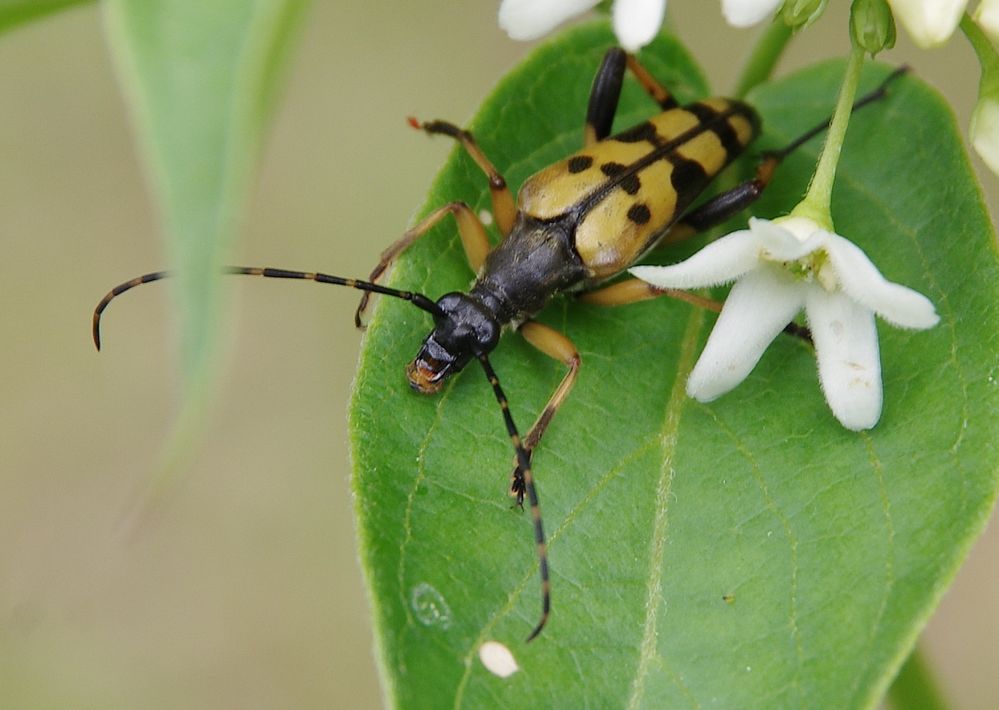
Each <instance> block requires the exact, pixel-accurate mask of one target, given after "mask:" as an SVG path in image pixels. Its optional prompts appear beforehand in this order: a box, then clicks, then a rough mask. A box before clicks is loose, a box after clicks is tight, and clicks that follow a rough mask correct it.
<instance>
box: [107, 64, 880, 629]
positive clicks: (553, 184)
mask: <svg viewBox="0 0 999 710" xmlns="http://www.w3.org/2000/svg"><path fill="white" fill-rule="evenodd" d="M626 70H630V71H631V72H632V74H634V76H635V77H636V78H637V80H638V81H639V83H640V84H641V85H642V87H643V88H644V89H645V90H646V91H647V92H648V94H649V95H650V96H651V97H652V98H653V100H655V101H656V102H657V103H658V104H659V106H660V108H661V109H662V110H661V112H660V113H659V114H657V115H656V116H654V117H653V118H651V119H649V120H647V121H645V122H643V123H640V124H639V125H637V126H634V127H633V128H630V129H628V130H626V131H624V132H621V133H618V134H616V135H614V136H610V131H611V124H612V123H613V120H614V115H615V112H616V109H617V104H618V99H619V96H620V92H621V87H622V82H623V78H624V74H625V71H626ZM893 76H895V75H892V77H893ZM892 77H889V80H890V79H891V78H892ZM885 83H887V81H886V82H885ZM883 88H884V84H882V86H881V87H880V88H879V89H878V90H876V91H875V92H872V93H871V94H869V95H868V96H866V97H864V99H862V100H861V101H860V102H858V104H857V105H861V104H864V103H867V102H869V101H872V100H874V99H875V98H878V97H879V96H880V95H882V93H883ZM410 123H411V125H413V126H414V127H415V128H419V129H422V130H424V131H426V132H427V133H430V134H443V135H447V136H450V137H452V138H454V139H455V140H457V141H458V142H459V143H460V144H461V145H462V146H463V147H464V149H465V150H466V151H467V152H468V153H469V155H470V156H471V157H472V158H473V159H474V160H475V162H476V163H477V164H478V165H479V167H480V168H481V169H482V171H483V172H484V173H485V175H486V177H487V178H488V181H489V188H490V192H491V198H492V206H493V214H494V217H495V220H496V224H497V226H498V228H499V231H500V233H501V234H502V237H503V239H502V241H501V242H500V243H499V244H498V245H496V246H495V247H492V246H491V245H490V242H489V239H488V236H487V233H486V229H485V227H484V226H483V224H482V222H481V220H480V219H479V217H478V216H476V214H475V213H474V212H473V211H472V210H471V209H470V208H469V206H468V205H467V204H466V203H464V202H452V203H449V204H447V205H444V206H443V207H440V208H438V209H437V210H435V211H434V212H432V213H431V214H430V215H428V216H427V217H426V218H425V219H423V220H422V221H421V222H419V223H418V224H417V225H416V226H414V227H413V228H411V229H410V230H408V231H407V232H406V233H405V234H404V235H403V236H402V238H401V239H399V240H398V241H397V242H395V243H394V244H393V245H392V246H391V247H389V248H388V249H387V250H386V251H385V252H384V253H383V254H382V258H381V260H380V261H379V263H378V265H377V266H376V267H375V269H374V270H373V271H372V273H371V275H370V277H369V280H368V281H362V280H358V279H350V278H343V277H339V276H331V275H329V274H323V273H318V272H302V271H289V270H284V269H272V268H260V267H226V268H225V269H224V272H225V273H230V274H245V275H256V276H267V277H273V278H289V279H305V280H312V281H316V282H319V283H328V284H333V285H339V286H348V287H351V288H355V289H359V290H361V291H364V292H365V293H364V295H363V296H362V299H361V304H360V306H359V307H358V309H357V313H356V315H355V321H356V323H357V325H358V326H360V325H361V323H362V315H363V312H364V309H365V308H366V305H367V300H368V296H369V294H371V293H379V294H384V295H389V296H394V297H396V298H401V299H404V300H407V301H410V302H411V303H412V304H413V305H415V306H417V307H418V308H420V309H422V310H424V311H427V312H428V313H430V314H431V315H432V316H433V319H434V328H433V330H432V331H431V332H430V334H429V335H427V336H426V338H425V339H424V341H423V344H422V346H421V347H420V350H419V352H418V354H417V355H416V357H415V358H414V359H413V360H412V361H411V362H410V363H409V364H408V365H407V367H406V374H407V377H408V379H409V383H410V385H411V386H412V388H413V389H414V390H416V391H418V392H421V393H424V394H432V393H435V392H438V391H439V390H440V389H441V387H442V386H443V384H444V382H445V381H446V379H447V378H448V377H450V376H451V375H453V374H455V373H457V372H460V371H461V370H462V369H463V368H464V367H465V366H466V365H467V364H468V363H469V362H470V361H471V360H472V359H473V358H474V359H476V360H478V361H479V363H480V364H481V365H482V368H483V370H484V372H485V373H486V376H487V378H488V379H489V382H490V384H491V386H492V388H493V392H494V394H495V396H496V399H497V401H498V402H499V405H500V407H501V410H502V415H503V418H504V422H505V425H506V428H507V431H508V433H509V435H510V439H511V441H512V443H513V447H514V449H515V452H516V461H515V469H514V473H513V482H512V486H511V489H512V493H513V495H515V496H516V499H517V503H518V504H520V505H522V504H523V500H524V498H525V497H526V498H527V499H528V501H529V504H530V509H531V513H532V516H533V524H534V536H535V541H536V543H537V548H538V559H539V564H540V575H541V586H542V612H541V617H540V619H539V621H538V623H537V625H536V626H535V627H534V629H533V631H532V632H531V634H530V636H529V637H528V640H530V639H533V638H534V637H535V636H537V635H538V634H539V633H540V632H541V630H542V628H544V625H545V623H546V621H547V619H548V615H549V610H550V591H549V587H550V584H549V575H548V558H547V552H546V546H545V533H544V527H543V525H542V520H541V512H540V507H539V504H538V495H537V491H536V488H535V484H534V479H533V476H532V473H531V467H530V460H531V452H532V451H533V449H534V448H535V447H536V446H537V444H538V442H539V441H540V439H541V437H542V435H543V434H544V432H545V429H546V428H547V427H548V425H549V424H550V422H551V420H552V418H553V417H554V415H555V413H556V412H557V410H558V408H559V406H560V405H561V404H562V402H563V401H564V400H565V398H566V396H567V395H568V394H569V392H570V390H571V389H572V387H573V384H574V383H575V381H576V376H577V374H578V372H579V367H580V357H579V354H578V352H577V350H576V347H575V346H574V345H573V343H572V341H570V340H569V339H568V338H567V337H566V336H565V335H563V334H561V333H559V332H558V331H556V330H554V329H552V328H551V327H549V326H547V325H543V324H541V323H539V322H538V321H536V320H534V319H533V317H534V316H535V315H536V314H537V313H538V312H539V311H541V310H542V309H543V308H544V307H545V305H547V304H548V302H549V301H550V300H551V299H552V298H553V297H555V296H557V295H559V294H562V293H566V292H578V293H579V297H580V299H582V300H584V301H586V302H589V303H593V304H598V305H622V304H627V303H633V302H637V301H641V300H645V299H650V298H656V297H658V296H661V295H664V294H665V295H670V296H673V297H677V298H682V299H684V300H687V301H691V302H694V303H697V304H699V305H702V306H705V307H709V308H714V309H717V308H718V304H717V303H715V302H713V301H710V300H707V299H704V298H701V297H698V296H696V295H694V294H689V293H686V292H682V291H672V290H670V291H664V290H660V289H656V288H654V287H652V286H650V285H648V284H646V283H645V282H642V281H639V280H637V279H628V280H625V281H621V282H617V283H614V284H613V285H609V286H603V285H602V284H603V283H604V282H605V281H607V280H608V279H611V278H613V277H614V276H616V275H618V274H620V273H621V272H622V271H624V270H625V269H627V268H628V267H629V266H631V265H632V264H634V263H635V262H636V261H637V260H638V259H640V258H641V257H642V256H643V255H644V254H646V253H647V252H649V251H650V250H651V249H653V248H654V247H656V246H659V245H661V244H663V243H664V242H666V241H677V240H679V239H682V238H685V237H687V236H689V235H690V234H691V233H693V232H696V231H700V230H702V229H705V228H707V227H710V226H712V225H714V224H718V223H720V222H722V221H724V220H725V219H727V218H729V217H730V216H732V215H734V214H735V213H737V212H739V211H740V210H742V209H743V208H744V207H746V206H747V205H748V204H749V203H750V202H752V201H753V200H754V199H756V197H757V196H759V194H760V193H761V191H762V190H763V188H764V187H765V186H766V184H767V182H768V181H769V179H770V176H771V175H772V173H773V170H774V168H775V167H776V166H777V164H778V163H779V162H780V161H781V160H782V159H783V158H784V157H785V156H786V155H787V154H788V153H789V152H790V151H792V150H794V149H795V148H796V147H797V146H799V145H800V144H801V143H803V142H804V141H806V140H808V139H809V138H811V137H812V136H814V135H815V134H816V133H818V132H820V131H821V130H823V129H824V128H825V124H823V125H821V126H817V127H816V128H815V129H813V130H811V131H809V132H808V133H806V134H804V135H803V136H801V137H800V138H798V139H797V140H795V141H794V142H793V143H791V144H789V145H788V146H786V147H785V148H783V149H782V150H780V151H777V152H772V153H768V154H767V155H766V156H765V159H764V160H763V161H762V162H761V164H760V167H759V168H758V170H757V173H756V176H755V177H754V178H753V179H751V180H749V181H747V182H744V183H742V184H740V185H738V186H736V187H735V188H733V189H732V190H729V191H727V192H724V193H722V194H720V195H718V196H716V197H714V198H713V199H711V200H708V201H707V202H705V203H704V204H702V205H700V206H698V207H696V208H693V209H691V205H692V203H693V202H694V201H695V200H696V198H697V197H698V196H699V195H700V194H701V193H702V192H703V191H704V189H705V188H706V187H707V185H708V184H709V183H710V182H711V181H712V180H713V179H714V177H715V176H717V175H718V173H719V172H721V171H722V170H723V169H724V168H725V166H727V165H728V164H729V163H730V162H731V161H732V160H733V159H734V158H736V157H737V156H738V155H739V154H741V153H742V152H743V151H744V150H745V148H746V147H747V146H748V145H749V143H750V142H752V141H753V139H754V138H755V137H756V136H757V135H758V133H759V128H760V119H759V116H758V115H757V113H756V111H754V110H753V108H752V107H750V106H749V105H748V104H746V103H744V102H742V101H737V100H733V99H722V98H714V99H707V100H703V101H698V102H694V103H691V104H687V105H684V106H680V105H679V104H678V103H677V101H676V100H675V99H674V98H673V97H672V95H671V94H670V93H669V92H668V91H667V90H666V89H665V88H664V87H662V86H661V85H660V84H659V83H658V82H657V81H656V80H655V79H654V78H653V77H652V76H651V75H650V74H649V72H648V71H646V70H645V69H644V67H642V65H641V64H639V63H638V61H637V60H636V59H635V58H634V57H632V56H629V55H627V54H625V52H624V51H623V50H621V49H617V48H613V49H610V50H609V51H608V52H607V53H606V55H605V56H604V60H603V63H602V65H601V66H600V69H599V70H598V72H597V75H596V78H595V80H594V82H593V87H592V89H591V92H590V100H589V106H588V109H587V116H586V124H585V129H584V147H583V149H582V150H580V151H579V152H577V153H575V154H573V155H571V156H569V157H567V158H565V159H563V160H560V161H559V162H557V163H555V164H553V165H551V166H549V167H547V168H545V169H543V170H541V171H540V172H538V173H535V174H534V175H533V176H531V177H530V178H528V179H527V180H526V181H525V182H524V184H523V185H522V186H521V189H520V192H519V195H518V200H517V202H516V203H515V201H514V198H513V196H512V194H511V192H510V190H509V188H508V187H507V185H506V181H505V180H504V179H503V177H502V175H500V173H499V172H498V171H497V170H496V168H495V167H494V166H493V165H492V163H491V162H490V161H489V159H488V158H487V157H486V156H485V155H484V154H483V153H482V151H481V150H480V149H479V147H478V145H477V144H476V142H475V140H474V138H473V137H472V135H471V134H470V133H468V132H467V131H464V130H462V129H460V128H458V127H457V126H455V125H453V124H451V123H447V122H445V121H430V122H425V123H421V122H419V121H416V120H415V119H410ZM449 214H451V215H454V217H455V220H456V222H457V225H458V232H459V234H460V237H461V242H462V245H463V247H464V250H465V255H466V257H467V259H468V263H469V265H470V266H471V268H472V271H473V272H474V273H475V274H476V277H475V281H474V283H473V284H472V286H471V288H470V289H469V291H468V292H452V293H448V294H445V295H444V296H442V297H440V298H439V299H437V300H436V301H434V300H432V299H430V298H428V297H427V296H424V295H422V294H419V293H415V292H411V291H402V290H398V289H394V288H389V287H386V286H382V285H380V284H379V283H377V282H378V279H379V278H380V277H381V276H382V274H383V273H384V272H385V271H386V270H387V268H388V267H389V266H390V265H391V264H392V262H393V261H394V260H395V259H396V258H397V257H398V256H399V254H401V253H402V252H403V251H405V249H406V248H407V247H409V246H410V245H411V244H412V243H413V242H414V241H416V240H417V239H419V238H420V237H421V236H423V235H424V234H425V233H427V232H428V231H429V230H430V229H431V228H432V227H433V226H434V225H436V224H437V223H439V222H440V221H441V220H443V219H444V218H445V217H446V216H447V215H449ZM168 275H169V273H168V272H155V273H151V274H146V275H143V276H139V277H137V278H135V279H132V280H130V281H127V282H125V283H123V284H121V285H119V286H117V287H115V288H114V289H112V290H111V291H110V292H109V293H108V294H107V295H106V296H105V297H104V298H103V299H101V301H100V302H99V303H98V305H97V308H96V309H95V311H94V316H93V336H94V342H95V344H96V345H97V347H98V349H100V318H101V314H102V313H103V311H104V309H105V308H106V307H107V305H108V304H109V303H110V301H111V300H112V299H114V298H115V297H116V296H118V295H120V294H121V293H123V292H125V291H127V290H129V289H131V288H133V287H135V286H138V285H139V284H143V283H148V282H151V281H157V280H159V279H161V278H164V277H166V276H168ZM504 327H510V328H513V329H515V330H517V331H518V332H519V333H520V334H521V335H523V336H524V338H526V339H527V341H528V342H530V343H531V344H532V345H533V346H534V347H536V348H538V349H539V350H540V351H541V352H543V353H545V354H546V355H548V356H550V357H552V358H555V359H556V360H558V361H560V362H562V363H564V364H565V365H566V367H567V368H568V371H567V372H566V374H565V375H564V377H563V378H562V381H561V382H560V383H559V385H558V386H557V387H556V389H555V392H554V393H553V394H552V395H551V397H550V398H549V400H548V403H547V404H546V406H545V407H544V409H543V410H542V411H541V414H540V415H539V416H538V418H537V420H536V421H535V422H534V424H533V425H532V426H531V428H530V430H529V431H528V433H527V436H526V437H525V438H524V439H521V437H520V435H519V433H518V429H517V427H516V425H515V424H514V421H513V418H512V416H511V414H510V411H509V407H508V405H507V400H506V397H505V395H504V393H503V390H502V389H501V387H500V383H499V379H498V377H497V376H496V373H495V372H494V370H493V368H492V366H491V364H490V362H489V354H490V353H491V352H492V350H493V349H494V348H495V347H496V345H497V344H498V343H499V338H500V333H501V331H502V329H503V328H504ZM789 330H790V331H791V332H793V333H794V332H797V333H798V334H801V332H800V329H798V328H797V327H796V326H794V324H792V325H791V326H789Z"/></svg>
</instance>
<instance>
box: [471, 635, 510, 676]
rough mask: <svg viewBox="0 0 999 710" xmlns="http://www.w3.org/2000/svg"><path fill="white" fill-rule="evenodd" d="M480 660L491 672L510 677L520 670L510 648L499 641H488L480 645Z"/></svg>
mask: <svg viewBox="0 0 999 710" xmlns="http://www.w3.org/2000/svg"><path fill="white" fill-rule="evenodd" d="M479 660H480V661H482V665H484V666H485V667H486V670H488V671H489V672H490V673H492V674H494V675H498V676H499V677H500V678H508V677H510V676H512V675H513V674H514V673H516V672H517V671H519V670H520V666H518V665H517V659H515V658H514V657H513V654H512V653H511V652H510V649H509V648H507V647H506V646H504V645H503V644H501V643H500V642H499V641H486V642H485V643H484V644H482V645H481V646H479Z"/></svg>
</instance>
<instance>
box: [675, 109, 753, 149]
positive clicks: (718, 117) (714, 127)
mask: <svg viewBox="0 0 999 710" xmlns="http://www.w3.org/2000/svg"><path fill="white" fill-rule="evenodd" d="M686 109H687V110H688V111H690V112H691V113H692V114H694V115H695V116H697V120H698V121H700V122H701V124H702V125H703V126H705V128H706V129H707V130H709V131H711V132H712V133H714V134H715V135H716V136H718V140H719V141H720V142H721V144H722V147H723V148H725V151H726V152H727V153H728V157H729V158H731V157H732V156H734V155H738V154H739V153H741V152H742V149H743V145H742V143H740V142H739V137H738V136H737V135H736V133H735V130H733V128H732V126H731V124H729V122H728V118H727V116H728V115H731V111H726V112H725V115H722V114H720V113H718V111H716V110H715V109H713V108H711V107H710V106H708V105H706V104H702V103H696V104H691V105H689V106H687V107H686ZM726 162H727V161H726Z"/></svg>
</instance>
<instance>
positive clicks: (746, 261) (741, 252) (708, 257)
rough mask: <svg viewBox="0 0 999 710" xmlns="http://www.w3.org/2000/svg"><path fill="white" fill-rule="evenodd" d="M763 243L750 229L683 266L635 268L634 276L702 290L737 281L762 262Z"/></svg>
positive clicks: (655, 283)
mask: <svg viewBox="0 0 999 710" xmlns="http://www.w3.org/2000/svg"><path fill="white" fill-rule="evenodd" d="M759 253H760V247H759V240H758V239H757V237H756V236H755V235H754V234H753V233H752V232H751V231H749V230H748V229H744V230H741V231H739V232H732V233H731V234H727V235H725V236H724V237H722V238H721V239H719V240H717V241H714V242H712V243H711V244H708V245H707V246H706V247H704V248H703V249H701V250H700V251H699V252H697V253H696V254H694V255H693V256H691V257H690V258H689V259H687V260H685V261H681V262H680V263H679V264H673V265H671V266H635V267H633V268H631V269H628V272H629V273H630V274H631V275H632V276H636V277H638V278H640V279H642V281H647V282H648V283H650V284H652V285H653V286H660V287H662V288H700V287H702V286H717V285H718V284H723V283H728V282H729V281H734V280H735V279H737V278H739V277H740V276H742V275H744V274H747V273H749V272H750V271H752V270H753V269H755V268H756V267H757V266H758V265H759V263H760V260H759Z"/></svg>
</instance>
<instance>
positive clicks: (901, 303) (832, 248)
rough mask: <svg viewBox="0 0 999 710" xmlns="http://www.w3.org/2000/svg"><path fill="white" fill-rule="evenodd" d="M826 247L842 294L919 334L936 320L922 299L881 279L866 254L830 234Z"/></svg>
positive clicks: (845, 240) (909, 289)
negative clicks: (918, 331) (916, 330)
mask: <svg viewBox="0 0 999 710" xmlns="http://www.w3.org/2000/svg"><path fill="white" fill-rule="evenodd" d="M829 237H830V238H829V241H828V243H827V244H826V253H827V254H828V255H829V262H830V263H831V264H832V266H833V268H834V269H835V270H836V277H837V279H838V280H839V284H840V286H841V288H842V289H843V291H844V292H845V293H846V294H847V295H848V296H849V297H850V298H852V299H853V300H855V301H856V302H857V303H859V304H861V305H863V306H864V307H865V308H867V309H868V310H871V311H874V312H875V313H877V314H878V315H879V316H881V317H882V318H884V319H885V320H886V321H888V322H889V323H891V324H892V325H897V326H900V327H902V328H916V329H919V330H922V329H924V328H931V327H933V326H934V325H936V324H937V322H939V320H940V316H938V315H937V312H936V310H935V309H934V308H933V304H932V303H931V302H930V300H929V299H928V298H926V296H924V295H923V294H921V293H918V292H916V291H913V290H912V289H911V288H907V287H905V286H902V285H900V284H897V283H892V282H891V281H888V280H886V279H885V277H884V276H882V275H881V272H880V271H878V269H877V267H876V266H874V264H872V263H871V260H870V259H868V258H867V254H865V253H864V251H863V250H862V249H861V248H860V247H858V246H857V245H856V244H854V243H853V242H851V241H850V240H849V239H844V238H843V237H841V236H839V235H836V234H831V235H829Z"/></svg>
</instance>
